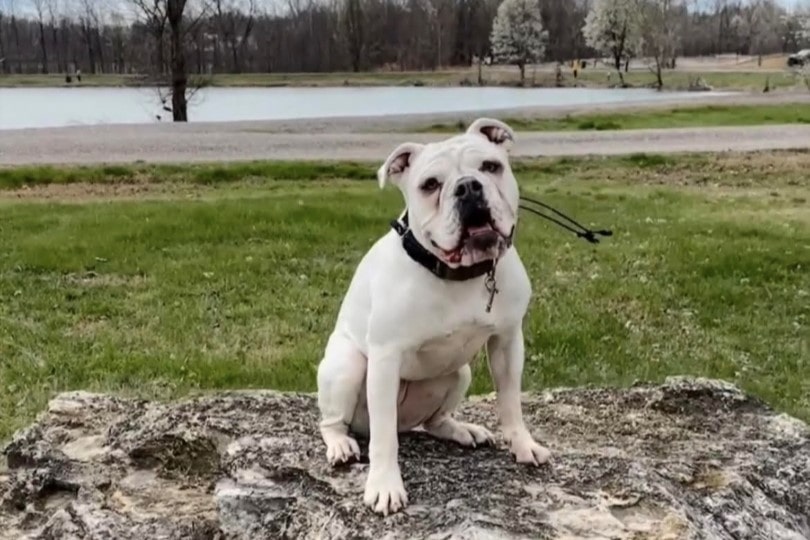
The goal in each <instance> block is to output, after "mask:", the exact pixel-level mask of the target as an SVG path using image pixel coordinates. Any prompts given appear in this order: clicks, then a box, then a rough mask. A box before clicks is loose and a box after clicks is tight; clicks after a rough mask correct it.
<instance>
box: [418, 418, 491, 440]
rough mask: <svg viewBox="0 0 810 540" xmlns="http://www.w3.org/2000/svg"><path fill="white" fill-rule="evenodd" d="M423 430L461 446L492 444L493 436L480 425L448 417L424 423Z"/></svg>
mask: <svg viewBox="0 0 810 540" xmlns="http://www.w3.org/2000/svg"><path fill="white" fill-rule="evenodd" d="M425 430H426V431H427V432H428V433H429V434H431V435H433V436H434V437H436V438H439V439H446V440H448V441H454V442H457V443H458V444H460V445H462V446H472V447H476V446H478V445H486V444H494V442H495V436H494V435H492V433H490V431H489V430H488V429H487V428H485V427H482V426H478V425H475V424H468V423H466V422H458V421H457V420H454V419H452V418H450V417H447V418H443V419H442V420H441V421H439V422H437V423H433V424H427V425H425Z"/></svg>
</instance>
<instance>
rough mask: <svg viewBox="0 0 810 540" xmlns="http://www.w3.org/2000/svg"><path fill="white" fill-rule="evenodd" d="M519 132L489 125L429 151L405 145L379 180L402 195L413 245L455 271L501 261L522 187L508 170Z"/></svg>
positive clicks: (484, 122) (481, 122)
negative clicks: (460, 268)
mask: <svg viewBox="0 0 810 540" xmlns="http://www.w3.org/2000/svg"><path fill="white" fill-rule="evenodd" d="M513 141H514V132H513V131H512V129H511V128H510V127H509V126H508V125H506V124H505V123H503V122H500V121H498V120H493V119H489V118H479V119H478V120H476V121H474V122H473V123H472V124H471V125H470V126H469V128H467V131H466V132H464V133H463V134H460V135H457V136H454V137H451V138H449V139H445V140H443V141H440V142H435V143H430V144H418V143H412V142H408V143H403V144H401V145H400V146H398V147H397V148H396V149H395V150H394V151H393V152H392V153H391V155H390V156H388V159H386V160H385V163H383V165H382V166H381V167H380V169H379V170H378V172H377V177H378V179H379V181H380V187H383V186H385V184H386V183H388V182H390V183H393V184H395V185H396V186H398V187H399V189H400V190H401V191H402V193H403V195H404V197H405V202H406V204H407V206H408V220H409V225H410V228H411V230H412V231H413V234H414V237H415V238H416V239H417V241H419V242H420V243H421V244H422V245H423V246H424V247H425V248H427V249H428V250H430V251H431V252H432V253H433V254H434V255H436V256H437V257H438V258H439V259H440V260H442V261H443V262H445V263H446V264H447V265H448V266H451V267H459V266H470V265H472V264H475V263H477V262H480V261H483V260H488V259H497V258H499V257H501V256H502V255H503V254H504V252H505V251H506V250H507V249H508V247H509V246H508V243H507V239H508V238H509V237H510V235H511V234H512V232H513V230H514V227H515V226H516V222H517V212H518V197H519V193H518V186H517V181H516V180H515V177H514V175H513V174H512V169H511V167H510V164H509V148H510V146H511V144H512V142H513Z"/></svg>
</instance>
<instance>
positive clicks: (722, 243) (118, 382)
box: [0, 152, 810, 439]
mask: <svg viewBox="0 0 810 540" xmlns="http://www.w3.org/2000/svg"><path fill="white" fill-rule="evenodd" d="M809 167H810V154H808V153H792V152H780V153H766V154H748V155H733V154H729V155H715V156H708V155H701V156H680V157H676V158H670V157H664V156H658V155H633V156H628V157H621V158H619V157H617V158H604V159H603V158H590V159H543V160H538V161H530V162H522V163H520V164H518V165H517V166H516V170H517V172H518V175H519V178H520V180H521V182H522V187H523V190H524V193H532V194H536V195H538V196H541V197H542V198H543V199H544V200H545V201H546V202H548V203H551V204H554V205H556V206H558V207H559V208H561V209H563V210H567V211H569V212H571V214H572V215H574V216H575V217H576V218H578V219H580V220H581V221H583V222H585V223H591V224H594V225H597V226H600V227H610V228H612V229H613V230H614V232H615V236H613V237H612V238H610V239H608V240H607V241H606V242H604V243H602V244H600V245H598V246H591V245H589V244H586V243H585V242H582V241H578V240H576V239H575V238H573V237H571V236H569V235H568V234H567V233H566V232H564V231H562V230H561V229H557V228H555V227H553V226H552V225H550V224H548V223H547V222H545V221H541V220H539V219H534V218H533V217H532V216H530V215H528V214H526V215H525V216H524V218H523V220H522V221H521V226H520V233H519V235H518V240H517V245H518V248H519V249H520V251H521V254H522V257H523V259H524V261H525V263H526V265H527V268H528V270H529V272H530V275H531V277H532V280H533V283H534V290H535V292H534V298H533V300H532V303H531V306H530V313H529V317H528V320H527V321H526V326H525V328H526V332H525V334H526V339H527V344H526V349H527V362H526V372H525V376H524V381H525V387H526V388H527V389H534V390H540V389H543V388H546V387H549V386H557V385H584V384H589V383H594V384H610V385H613V384H619V385H625V384H630V383H632V382H633V381H636V380H660V379H661V378H662V377H664V376H666V375H670V374H690V375H705V376H710V377H722V378H725V379H728V380H732V381H735V382H737V383H739V384H740V385H742V387H744V388H745V389H747V390H749V391H752V392H754V393H756V394H757V395H759V396H761V397H763V398H765V399H766V400H768V401H769V402H770V403H772V404H773V405H775V406H776V407H778V408H779V409H780V410H785V411H788V412H790V413H793V414H795V415H798V416H799V417H801V418H803V419H805V420H810V375H808V374H810V339H808V324H810V272H808V268H810V207H809V206H808V204H809V203H808V201H810V185H808V182H807V170H808V168H809ZM373 171H374V164H371V165H366V164H356V165H352V164H347V165H341V166H333V165H328V164H300V163H298V164H291V163H251V164H241V165H233V166H206V165H199V166H194V167H148V166H140V167H139V168H137V170H134V169H133V170H130V169H127V168H125V167H108V168H98V169H92V168H84V169H74V170H70V171H68V170H49V169H43V168H36V169H16V170H3V171H2V173H1V174H0V187H2V188H3V189H2V190H0V212H2V215H3V219H2V220H0V298H2V299H3V301H2V302H0V439H3V438H5V437H8V436H9V435H10V434H11V432H12V430H14V429H16V428H18V427H19V426H20V425H22V424H23V423H25V422H27V421H30V419H31V418H32V417H33V415H34V414H35V413H36V412H37V411H39V410H41V408H42V407H43V406H44V405H45V403H46V400H47V399H48V397H49V396H51V395H52V394H53V393H54V392H57V391H60V390H65V389H88V390H98V391H115V392H121V393H124V394H128V395H139V396H144V397H156V398H169V397H175V396H180V395H184V394H187V393H189V392H194V391H198V390H204V389H216V388H247V387H261V388H278V389H297V390H314V388H315V369H316V365H317V362H318V361H319V359H320V355H321V351H322V348H323V346H324V343H325V340H326V338H327V336H328V333H329V331H330V330H331V326H332V324H333V319H334V316H335V315H336V313H337V309H338V306H339V302H340V300H341V297H342V295H343V293H344V291H345V289H346V287H347V285H348V280H349V279H350V277H351V274H352V271H353V269H354V267H355V265H356V264H357V262H358V261H359V259H360V257H361V256H362V254H363V253H364V251H365V250H366V249H367V248H368V247H369V246H370V245H371V243H372V242H373V241H374V240H375V239H376V238H377V237H378V236H379V235H381V234H384V233H385V232H386V231H387V227H388V225H387V223H388V220H389V219H390V218H391V217H392V216H394V215H395V214H396V213H397V212H398V211H399V210H400V209H401V205H402V201H401V197H400V195H399V193H398V192H397V191H396V190H394V189H390V190H386V191H384V192H380V191H379V190H378V189H377V187H376V184H375V183H374V182H373ZM52 181H53V182H56V183H53V182H52ZM475 374H476V375H475V381H474V388H473V390H474V391H475V392H484V391H488V390H489V389H490V387H491V386H490V383H489V378H488V375H487V373H486V368H485V366H484V365H483V364H482V363H480V362H479V363H477V365H476V368H475Z"/></svg>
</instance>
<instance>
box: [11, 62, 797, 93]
mask: <svg viewBox="0 0 810 540" xmlns="http://www.w3.org/2000/svg"><path fill="white" fill-rule="evenodd" d="M608 73H609V71H608V70H606V69H604V68H603V67H600V68H597V69H593V68H591V69H585V70H584V71H582V72H581V73H580V75H579V77H578V78H574V77H573V75H572V74H571V73H570V70H568V69H566V70H565V75H564V80H563V86H566V87H571V86H588V87H605V86H616V85H618V84H619V80H618V77H617V76H616V73H615V72H614V73H612V74H611V75H610V78H608ZM696 77H702V78H703V80H705V81H706V82H707V83H708V84H709V85H711V86H712V87H713V88H715V89H718V90H744V91H755V92H760V91H762V90H763V89H764V88H765V85H766V81H767V82H768V84H769V86H770V88H771V90H780V89H790V88H798V87H803V86H804V83H803V81H802V79H801V78H800V77H799V76H798V75H797V74H795V73H794V72H792V71H791V70H789V69H782V70H780V71H771V72H769V71H762V70H759V71H758V70H755V69H751V70H749V71H701V72H688V71H668V72H665V73H664V87H665V89H667V90H684V89H687V88H688V87H689V84H690V81H692V80H694V79H695V78H696ZM483 78H484V82H485V84H487V85H494V86H498V85H506V86H513V85H516V84H518V83H519V75H518V71H517V68H514V67H510V66H492V67H485V68H484V70H483ZM624 78H625V82H626V83H627V84H628V85H630V86H634V87H647V86H654V85H655V77H654V75H653V74H652V73H651V72H650V71H648V70H644V69H640V70H633V71H631V72H630V73H627V74H625V76H624ZM477 81H478V73H477V69H476V68H465V67H457V68H447V69H440V70H435V71H373V72H361V73H352V72H332V73H242V74H218V75H213V76H210V77H207V78H205V82H206V84H209V85H211V86H242V87H253V86H255V87H265V86H269V87H272V86H291V87H304V86H459V85H462V86H472V85H476V84H477ZM152 84H153V83H151V82H149V81H148V79H147V78H145V77H143V76H141V75H116V74H96V75H93V74H84V75H82V81H81V82H78V81H76V79H75V78H74V79H73V82H72V83H71V84H70V85H67V84H66V83H65V79H64V75H57V74H50V75H36V74H31V75H0V87H23V88H26V87H52V86H145V85H152ZM526 84H527V85H529V86H541V87H550V86H556V85H557V81H556V77H555V75H554V72H553V70H551V69H548V68H545V69H542V70H537V71H535V72H534V73H531V72H530V71H529V72H528V73H527V82H526Z"/></svg>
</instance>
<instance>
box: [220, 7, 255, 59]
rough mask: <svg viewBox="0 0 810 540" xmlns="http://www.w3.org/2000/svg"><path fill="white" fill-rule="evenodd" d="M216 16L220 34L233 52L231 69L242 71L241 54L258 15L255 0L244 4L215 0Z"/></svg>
mask: <svg viewBox="0 0 810 540" xmlns="http://www.w3.org/2000/svg"><path fill="white" fill-rule="evenodd" d="M213 4H214V18H215V19H216V22H217V27H218V28H219V31H220V34H221V35H222V37H223V39H224V41H225V43H226V44H227V46H228V48H229V49H230V53H231V71H232V72H233V73H241V72H242V62H241V56H242V54H241V53H243V51H244V50H245V46H246V44H247V42H248V38H249V37H250V34H251V32H252V31H253V25H254V23H255V17H256V2H255V0H246V2H245V3H244V4H241V3H240V2H237V1H234V0H232V1H231V2H227V1H226V0H213Z"/></svg>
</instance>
